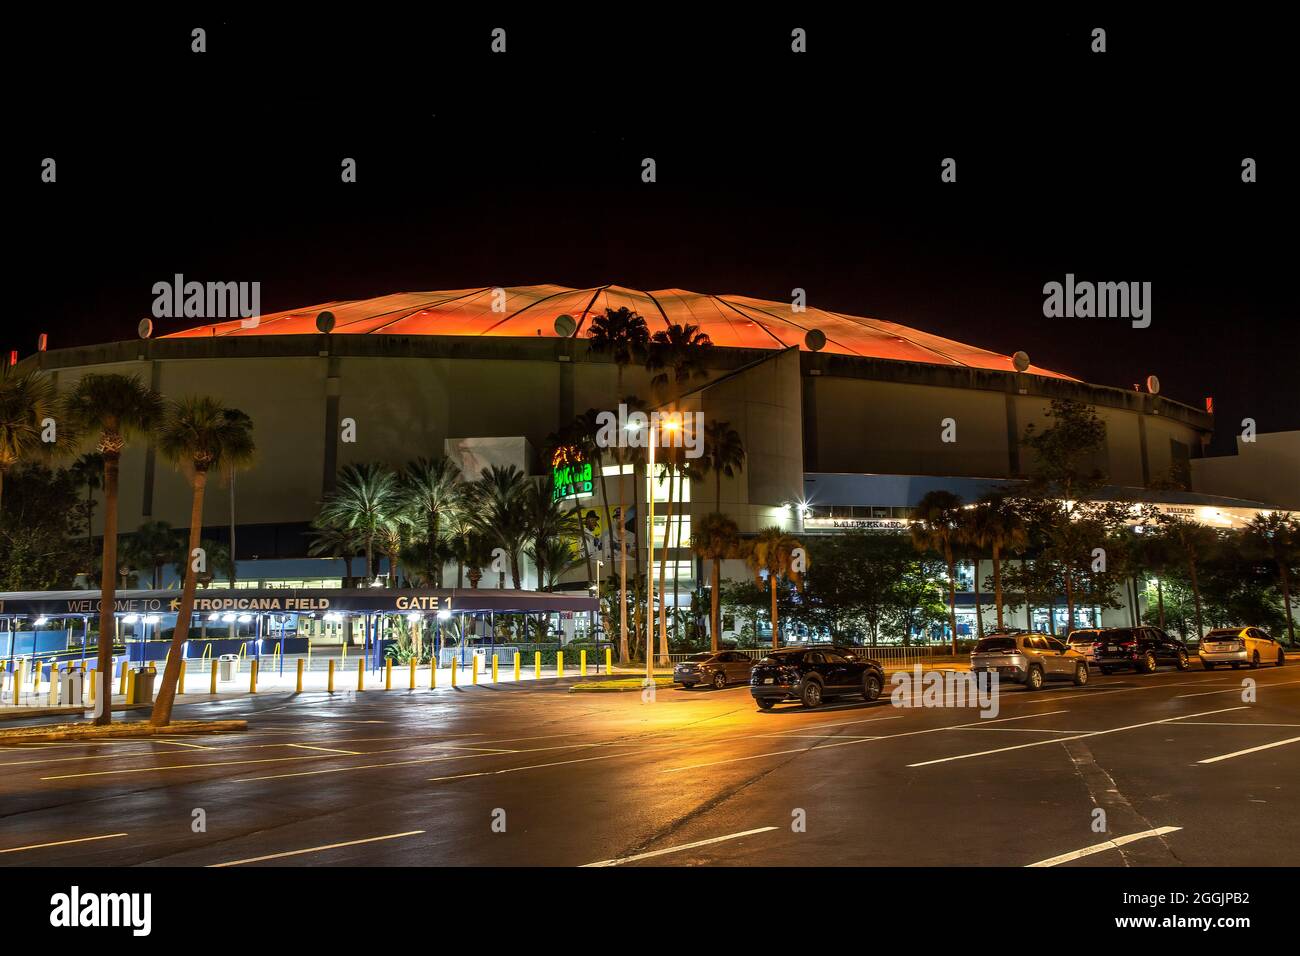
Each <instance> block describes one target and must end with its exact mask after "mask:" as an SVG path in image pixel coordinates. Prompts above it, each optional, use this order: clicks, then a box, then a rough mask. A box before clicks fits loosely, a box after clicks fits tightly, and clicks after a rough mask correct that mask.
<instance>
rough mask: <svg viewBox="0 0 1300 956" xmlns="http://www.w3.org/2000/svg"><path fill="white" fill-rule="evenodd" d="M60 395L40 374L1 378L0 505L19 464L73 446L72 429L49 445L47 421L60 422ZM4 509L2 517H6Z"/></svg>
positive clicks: (66, 430)
mask: <svg viewBox="0 0 1300 956" xmlns="http://www.w3.org/2000/svg"><path fill="white" fill-rule="evenodd" d="M57 408H58V393H57V391H56V390H55V387H54V382H53V380H52V379H50V378H47V377H46V376H44V375H41V374H39V373H38V372H24V373H23V374H21V375H16V374H15V375H9V374H6V375H4V377H3V378H0V506H3V504H4V479H5V474H6V473H7V472H8V471H9V469H11V468H13V467H14V465H17V464H18V463H19V462H22V461H27V460H29V459H31V458H34V457H35V456H36V455H38V454H40V453H43V452H48V451H50V450H52V448H54V447H56V446H57V447H60V448H67V447H70V445H71V442H72V439H73V435H72V433H71V431H70V430H69V428H68V426H67V425H65V426H64V432H65V433H66V434H61V433H60V432H59V431H58V429H56V430H55V435H54V437H55V439H56V440H55V441H51V442H47V441H45V440H44V439H45V438H46V437H49V436H48V433H47V422H49V421H55V420H56V415H55V413H56V411H57ZM3 513H4V512H3V509H2V508H0V515H3Z"/></svg>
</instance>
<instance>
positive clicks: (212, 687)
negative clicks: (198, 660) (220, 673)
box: [208, 657, 217, 694]
mask: <svg viewBox="0 0 1300 956" xmlns="http://www.w3.org/2000/svg"><path fill="white" fill-rule="evenodd" d="M209 660H211V661H212V676H211V677H209V678H208V693H209V694H215V693H216V692H217V659H216V658H215V657H212V658H209Z"/></svg>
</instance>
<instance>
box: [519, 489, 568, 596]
mask: <svg viewBox="0 0 1300 956" xmlns="http://www.w3.org/2000/svg"><path fill="white" fill-rule="evenodd" d="M526 487H527V490H526V491H525V492H524V495H523V507H522V512H523V520H524V526H525V529H526V534H525V539H526V541H527V542H528V545H529V547H528V549H527V554H528V556H529V557H530V558H531V559H532V560H533V564H535V565H536V566H537V586H538V588H539V589H544V588H543V582H545V581H547V580H555V579H556V577H557V576H556V574H555V573H554V571H553V570H552V569H550V568H548V567H547V561H548V560H549V559H550V558H551V557H552V556H553V555H554V554H556V553H558V552H557V551H556V549H554V548H552V547H551V543H552V542H553V541H561V540H562V541H565V542H566V543H569V542H572V540H573V538H574V537H576V536H577V534H579V533H580V532H579V528H580V525H579V523H578V519H577V516H576V515H575V514H573V513H572V512H566V511H564V510H563V509H562V508H561V507H560V502H559V500H557V499H556V498H555V496H554V494H553V493H552V489H551V483H550V482H549V481H547V482H538V481H533V482H529V483H528V484H527V486H526ZM570 550H571V549H570ZM566 564H567V562H566ZM566 570H567V568H566Z"/></svg>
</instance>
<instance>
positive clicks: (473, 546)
mask: <svg viewBox="0 0 1300 956" xmlns="http://www.w3.org/2000/svg"><path fill="white" fill-rule="evenodd" d="M455 547H456V559H457V560H458V561H460V562H461V563H462V564H463V565H464V567H466V568H468V573H467V575H466V576H467V577H468V578H469V586H470V587H472V588H476V589H477V588H478V583H479V582H480V581H482V580H483V569H484V568H485V567H487V566H488V565H489V564H491V563H492V539H491V538H489V537H488V536H487V535H485V534H484V533H483V532H482V531H479V530H478V529H476V528H470V529H469V530H468V531H467V532H466V533H465V535H464V536H463V537H461V538H458V539H457V542H456V545H455ZM456 586H457V587H460V582H459V581H458V582H457V583H456Z"/></svg>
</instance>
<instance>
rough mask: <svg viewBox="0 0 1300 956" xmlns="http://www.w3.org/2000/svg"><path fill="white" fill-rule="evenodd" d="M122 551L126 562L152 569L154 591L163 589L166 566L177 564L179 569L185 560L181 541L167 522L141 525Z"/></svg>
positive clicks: (151, 579)
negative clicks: (164, 567)
mask: <svg viewBox="0 0 1300 956" xmlns="http://www.w3.org/2000/svg"><path fill="white" fill-rule="evenodd" d="M122 551H123V558H124V560H126V561H129V562H130V563H132V564H136V565H140V566H141V567H147V568H149V569H150V571H151V572H152V574H151V576H150V579H149V580H150V586H151V587H152V588H154V590H157V589H159V588H161V587H162V568H163V565H164V564H175V565H177V567H178V569H179V566H180V565H181V564H182V563H183V562H184V560H185V552H184V550H183V546H182V544H181V539H180V538H179V537H178V536H177V534H176V529H175V528H173V527H172V526H171V525H170V524H168V523H167V522H166V521H146V522H145V523H144V524H142V525H140V527H139V528H138V529H136V532H135V534H133V535H132V536H131V537H130V538H129V539H127V541H126V543H125V546H124V547H123V549H122Z"/></svg>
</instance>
